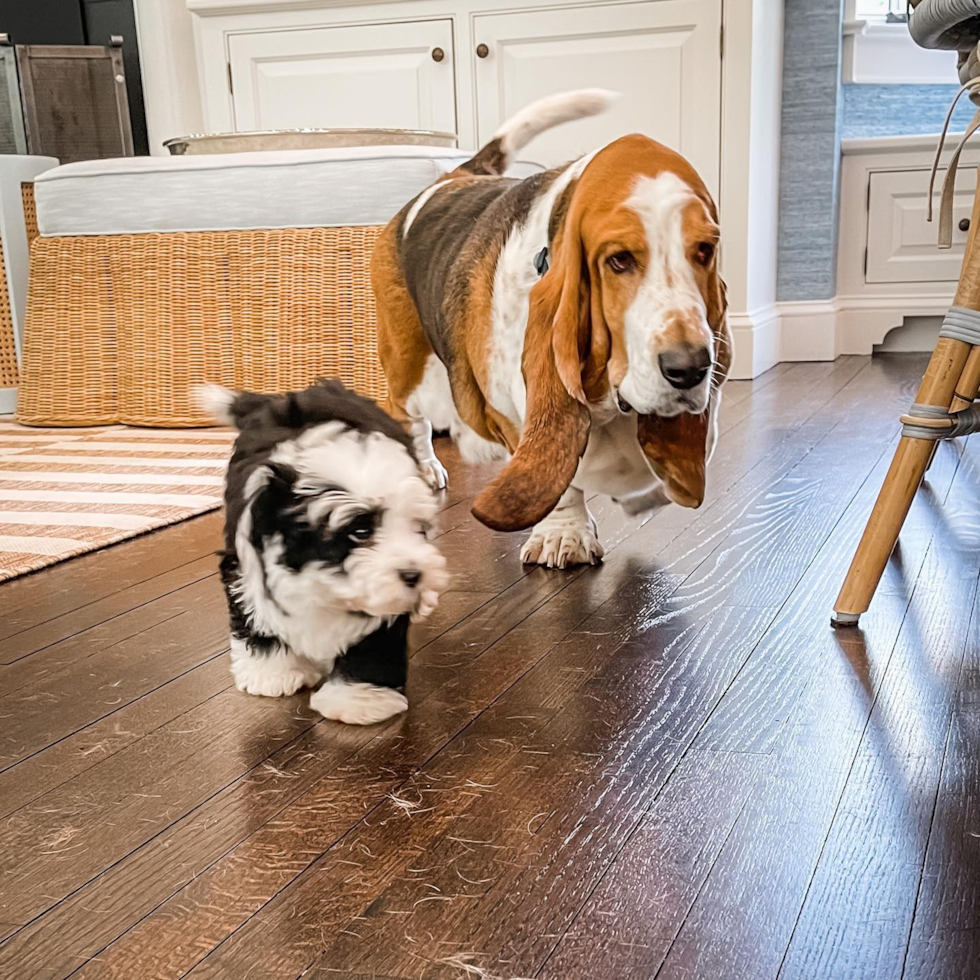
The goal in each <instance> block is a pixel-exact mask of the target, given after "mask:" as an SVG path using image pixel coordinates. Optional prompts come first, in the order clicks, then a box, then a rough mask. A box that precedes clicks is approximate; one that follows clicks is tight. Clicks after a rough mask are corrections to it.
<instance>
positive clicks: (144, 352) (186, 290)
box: [17, 227, 386, 427]
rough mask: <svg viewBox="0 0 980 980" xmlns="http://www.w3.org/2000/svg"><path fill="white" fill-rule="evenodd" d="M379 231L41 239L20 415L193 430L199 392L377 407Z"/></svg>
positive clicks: (198, 419)
mask: <svg viewBox="0 0 980 980" xmlns="http://www.w3.org/2000/svg"><path fill="white" fill-rule="evenodd" d="M380 230H381V229H380V228H378V227H351V228H308V229H302V228H293V229H281V230H280V229H276V230H256V231H224V232H181V233H173V234H145V235H105V236H88V237H81V236H80V237H72V238H37V239H36V240H35V241H34V243H33V245H32V247H31V277H30V289H29V295H28V308H27V327H26V331H25V333H26V339H25V344H24V348H25V349H24V353H23V358H22V369H21V385H20V396H19V404H18V409H17V418H18V420H19V421H21V422H24V423H26V424H28V425H92V424H101V423H107V422H124V423H128V424H132V425H148V426H173V427H180V426H194V425H204V424H207V423H208V422H209V421H210V420H209V419H208V418H207V417H206V416H205V415H203V414H202V413H201V412H200V411H199V410H198V408H197V407H196V405H195V404H194V403H193V399H192V396H191V389H192V387H193V386H194V385H195V384H198V383H200V382H202V381H215V382H220V383H222V384H227V385H232V386H234V387H238V388H250V389H253V390H255V391H263V392H277V391H286V390H291V389H297V388H302V387H305V386H306V385H308V384H310V383H311V382H312V381H314V380H315V379H316V378H318V377H320V376H333V377H338V378H340V379H341V380H342V381H344V382H345V383H346V384H349V385H351V386H353V387H354V388H356V389H357V390H358V391H360V392H361V393H362V394H365V395H369V396H370V397H372V398H375V399H377V400H383V399H384V397H385V394H386V387H385V381H384V375H383V373H382V371H381V365H380V363H379V362H378V356H377V334H376V326H375V306H374V297H373V294H372V292H371V286H370V281H369V262H370V256H371V249H372V247H373V244H374V241H375V239H376V238H377V236H378V234H379V232H380Z"/></svg>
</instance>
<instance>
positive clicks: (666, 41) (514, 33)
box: [473, 0, 721, 191]
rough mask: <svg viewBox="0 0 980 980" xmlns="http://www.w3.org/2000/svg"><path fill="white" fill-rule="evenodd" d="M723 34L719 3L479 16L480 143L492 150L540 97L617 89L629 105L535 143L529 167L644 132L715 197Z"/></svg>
mask: <svg viewBox="0 0 980 980" xmlns="http://www.w3.org/2000/svg"><path fill="white" fill-rule="evenodd" d="M720 31H721V4H720V3H718V2H717V0H647V2H645V3H626V4H596V5H593V6H587V7H570V8H568V9H564V10H543V9H538V10H531V11H526V12H524V11H522V12H509V13H493V14H478V15H476V16H475V17H474V19H473V41H474V54H476V57H475V59H474V61H475V66H476V75H475V81H476V105H477V142H478V143H479V144H482V143H485V142H486V141H487V140H488V139H489V137H490V136H491V134H492V133H493V131H494V129H496V127H497V126H498V125H499V123H500V121H501V120H503V119H506V118H508V117H509V116H511V115H513V114H514V113H515V112H516V111H517V110H518V109H521V108H522V107H523V106H525V105H527V104H528V103H529V102H532V101H534V100H535V99H538V98H541V97H542V96H545V95H551V94H553V93H555V92H564V91H568V90H569V89H576V88H592V87H597V88H607V89H612V90H614V91H617V92H620V93H621V94H622V98H621V99H620V100H619V101H618V102H617V103H616V104H615V105H614V106H613V107H612V109H611V110H610V111H609V112H607V113H605V114H603V115H602V116H599V117H596V118H594V119H588V120H583V121H581V122H577V123H575V124H574V125H568V126H563V127H559V128H558V129H554V130H551V131H550V132H548V133H545V134H544V135H542V136H540V137H538V139H536V140H535V141H534V142H533V143H532V144H531V145H530V146H529V147H528V149H527V151H526V155H527V157H528V159H532V160H537V161H540V162H542V163H545V164H549V165H550V164H557V163H561V162H563V161H565V160H569V159H572V158H574V157H576V156H578V155H580V154H581V153H583V152H585V151H587V150H590V149H594V148H595V147H597V146H601V145H602V144H603V143H606V142H608V141H609V140H611V139H614V138H615V137H617V136H622V135H624V134H626V133H631V132H642V133H646V134H647V135H648V136H652V137H653V138H654V139H657V140H659V141H660V142H662V143H665V144H666V145H667V146H670V147H672V148H674V149H677V150H679V151H680V152H681V153H683V154H684V155H685V156H687V157H688V159H690V160H691V162H692V163H693V164H694V166H695V167H696V168H697V169H698V170H699V171H700V173H701V175H702V177H703V178H704V180H705V181H706V182H707V183H708V185H709V186H710V187H711V189H712V190H713V191H715V190H717V187H718V162H719V152H718V150H719V147H718V131H719V126H720V111H721V57H720V49H719V38H720ZM481 46H482V47H481ZM481 55H482V56H481Z"/></svg>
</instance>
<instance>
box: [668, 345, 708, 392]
mask: <svg viewBox="0 0 980 980" xmlns="http://www.w3.org/2000/svg"><path fill="white" fill-rule="evenodd" d="M657 361H658V362H659V364H660V373H661V374H662V375H663V376H664V377H665V378H666V379H667V383H668V384H670V385H671V386H672V387H674V388H681V389H686V388H693V387H694V386H695V385H699V384H701V382H702V381H704V379H705V376H706V375H707V373H708V370H709V369H710V367H711V354H710V353H709V352H708V348H707V347H691V346H690V345H688V344H685V345H684V346H682V347H677V348H675V349H674V350H668V351H664V353H663V354H661V355H660V356H659V357H658V358H657Z"/></svg>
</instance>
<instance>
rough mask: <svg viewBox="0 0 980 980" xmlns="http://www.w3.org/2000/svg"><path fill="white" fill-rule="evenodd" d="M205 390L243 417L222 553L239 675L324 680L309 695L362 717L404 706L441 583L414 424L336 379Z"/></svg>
mask: <svg viewBox="0 0 980 980" xmlns="http://www.w3.org/2000/svg"><path fill="white" fill-rule="evenodd" d="M200 401H201V403H202V404H203V405H204V406H205V408H206V410H207V411H209V413H210V414H211V415H213V416H214V417H215V418H216V419H218V420H220V421H222V422H226V423H228V424H231V425H234V426H236V427H237V428H238V430H239V435H238V439H237V442H236V444H235V452H234V455H233V457H232V460H231V463H230V465H229V468H228V475H227V479H226V481H225V506H226V523H225V550H224V556H223V558H222V561H221V577H222V581H223V582H224V586H225V591H226V593H227V596H228V608H229V612H230V614H231V664H232V673H233V675H234V678H235V684H236V685H237V687H238V688H239V690H242V691H247V692H248V693H249V694H262V695H266V696H268V697H279V696H282V695H289V694H293V693H295V692H296V691H298V690H299V689H300V688H301V687H304V686H310V687H311V686H313V685H315V684H317V683H319V682H320V681H321V680H324V681H325V682H324V683H323V685H322V686H321V687H320V688H319V690H317V691H316V692H315V693H314V694H313V695H312V696H311V698H310V704H311V706H312V707H313V708H315V709H316V710H317V711H319V712H320V713H321V714H322V715H324V716H325V717H327V718H332V719H335V720H337V721H343V722H346V723H348V724H354V725H368V724H373V723H375V722H379V721H384V720H385V719H386V718H390V717H391V716H392V715H395V714H398V713H399V712H401V711H405V710H406V708H407V707H408V701H407V700H406V698H405V694H404V686H405V679H406V671H407V643H406V640H407V632H408V624H409V620H410V617H411V616H413V615H414V616H418V617H421V616H426V615H428V613H430V612H431V611H432V609H434V608H435V604H436V602H437V600H438V596H439V593H440V592H441V591H442V590H443V589H444V588H445V587H446V584H447V576H446V573H445V560H444V559H443V557H442V555H440V554H439V552H438V551H437V550H436V548H435V546H434V545H433V544H432V543H431V542H430V541H429V539H428V535H429V531H430V528H431V522H432V521H433V519H434V518H435V516H436V511H437V502H436V499H435V497H434V496H433V494H432V492H431V490H430V489H429V488H428V486H427V485H426V484H425V482H424V480H423V479H422V477H421V475H420V471H419V466H418V461H417V460H416V458H415V455H414V453H413V451H412V448H411V440H410V438H409V436H408V435H407V434H406V433H405V432H404V431H403V430H402V429H401V427H400V426H399V425H398V424H397V423H396V422H394V421H393V420H392V419H391V418H390V417H389V416H388V415H386V414H385V413H384V412H383V411H382V410H381V409H379V408H378V407H377V406H376V405H375V404H374V403H373V402H371V401H368V399H366V398H362V397H360V396H359V395H356V394H354V393H353V392H350V391H348V390H347V389H346V388H344V387H343V385H341V384H340V383H339V382H337V381H322V382H320V383H318V384H316V385H314V386H312V387H310V388H308V389H306V390H305V391H301V392H296V393H290V394H287V395H258V394H254V393H251V392H233V391H229V390H228V389H225V388H220V387H217V386H213V385H209V386H206V387H205V388H204V389H202V390H201V392H200Z"/></svg>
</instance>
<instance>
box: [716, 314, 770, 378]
mask: <svg viewBox="0 0 980 980" xmlns="http://www.w3.org/2000/svg"><path fill="white" fill-rule="evenodd" d="M728 326H729V327H730V329H731V331H732V344H733V347H734V353H733V356H732V367H731V371H730V372H729V377H731V378H732V379H733V380H740V381H745V380H750V379H751V378H757V377H758V376H759V375H760V374H765V372H766V371H768V370H769V369H770V368H771V367H775V366H776V365H777V364H778V363H779V346H780V338H779V310H778V309H777V307H776V305H775V304H772V305H770V306H763V307H759V308H758V309H756V310H751V311H749V312H747V313H729V314H728Z"/></svg>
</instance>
